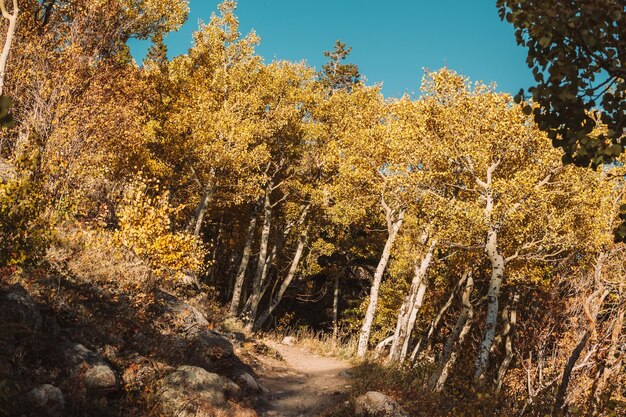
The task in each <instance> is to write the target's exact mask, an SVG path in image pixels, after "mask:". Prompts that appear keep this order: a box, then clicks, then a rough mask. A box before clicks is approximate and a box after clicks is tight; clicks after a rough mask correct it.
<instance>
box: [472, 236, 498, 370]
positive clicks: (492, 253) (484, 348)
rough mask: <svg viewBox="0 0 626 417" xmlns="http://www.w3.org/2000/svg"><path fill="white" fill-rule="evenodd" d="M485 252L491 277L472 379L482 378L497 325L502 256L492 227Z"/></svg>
mask: <svg viewBox="0 0 626 417" xmlns="http://www.w3.org/2000/svg"><path fill="white" fill-rule="evenodd" d="M485 252H487V255H488V256H489V261H490V262H491V279H490V280H489V290H488V291H487V316H486V318H485V329H484V331H483V338H482V342H481V344H480V347H479V348H478V358H477V359H476V367H475V372H474V379H475V380H476V381H479V380H482V379H483V378H484V376H485V373H486V372H487V367H488V366H489V354H490V352H491V346H492V345H493V340H494V338H495V336H496V327H497V325H498V309H499V304H498V303H499V296H500V286H501V285H502V279H503V277H504V257H503V256H502V254H500V252H499V250H498V231H497V230H495V229H492V230H490V231H489V234H488V235H487V244H486V245H485Z"/></svg>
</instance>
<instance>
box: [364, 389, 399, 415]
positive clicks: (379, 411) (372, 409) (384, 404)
mask: <svg viewBox="0 0 626 417" xmlns="http://www.w3.org/2000/svg"><path fill="white" fill-rule="evenodd" d="M354 414H355V415H356V416H361V417H409V415H408V414H407V412H406V411H404V410H403V409H402V407H400V404H398V403H397V402H395V401H394V400H392V399H391V398H389V397H388V396H386V395H385V394H383V393H380V392H377V391H369V392H367V393H365V394H363V395H361V396H360V397H358V398H357V399H356V402H355V406H354Z"/></svg>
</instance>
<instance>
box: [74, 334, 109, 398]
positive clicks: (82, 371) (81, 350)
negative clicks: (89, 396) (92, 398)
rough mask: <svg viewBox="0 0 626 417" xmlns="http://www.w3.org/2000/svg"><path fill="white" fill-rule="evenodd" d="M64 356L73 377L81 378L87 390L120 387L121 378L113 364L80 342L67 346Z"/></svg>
mask: <svg viewBox="0 0 626 417" xmlns="http://www.w3.org/2000/svg"><path fill="white" fill-rule="evenodd" d="M64 357H65V363H66V365H67V366H68V367H70V368H71V369H72V375H73V377H75V378H78V379H80V380H81V382H83V383H84V384H85V388H87V391H91V392H94V391H95V392H108V391H115V390H117V389H118V388H119V378H118V376H117V373H115V371H114V370H113V368H112V367H111V365H109V364H108V363H107V362H106V361H105V360H104V359H103V358H102V357H101V356H100V355H98V354H97V353H95V352H93V351H91V350H89V349H87V348H86V347H85V346H83V345H81V344H80V343H75V344H70V345H69V346H67V348H66V349H65V351H64Z"/></svg>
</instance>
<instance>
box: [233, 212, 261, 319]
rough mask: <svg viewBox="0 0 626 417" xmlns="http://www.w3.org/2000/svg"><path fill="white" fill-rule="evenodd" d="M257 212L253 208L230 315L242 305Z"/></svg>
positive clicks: (236, 311)
mask: <svg viewBox="0 0 626 417" xmlns="http://www.w3.org/2000/svg"><path fill="white" fill-rule="evenodd" d="M256 222H257V212H256V209H255V210H253V212H252V216H251V217H250V223H248V228H247V229H246V241H245V244H244V247H243V253H242V255H241V262H240V263H239V269H238V270H237V275H236V276H235V285H234V287H233V297H232V298H231V301H230V315H231V316H236V315H237V314H238V313H239V306H240V305H241V289H242V288H243V285H244V283H245V281H246V271H247V270H248V263H249V262H250V254H251V253H252V242H253V241H254V231H255V230H256Z"/></svg>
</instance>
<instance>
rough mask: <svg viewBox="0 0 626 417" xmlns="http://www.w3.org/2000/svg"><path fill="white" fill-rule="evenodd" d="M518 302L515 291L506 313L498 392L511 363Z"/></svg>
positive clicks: (517, 295)
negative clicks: (502, 358)
mask: <svg viewBox="0 0 626 417" xmlns="http://www.w3.org/2000/svg"><path fill="white" fill-rule="evenodd" d="M518 302H519V294H517V293H515V294H514V295H513V302H512V303H511V309H510V311H509V313H508V322H507V324H506V328H505V329H504V338H505V339H504V351H505V356H504V360H503V361H502V363H501V364H500V369H499V370H498V381H497V384H498V385H497V387H496V393H500V390H501V389H502V383H503V382H504V377H505V376H506V373H507V371H508V370H509V366H510V365H511V361H512V360H513V336H514V335H515V326H516V325H517V303H518Z"/></svg>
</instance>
